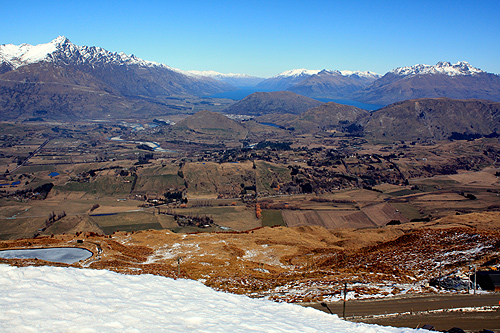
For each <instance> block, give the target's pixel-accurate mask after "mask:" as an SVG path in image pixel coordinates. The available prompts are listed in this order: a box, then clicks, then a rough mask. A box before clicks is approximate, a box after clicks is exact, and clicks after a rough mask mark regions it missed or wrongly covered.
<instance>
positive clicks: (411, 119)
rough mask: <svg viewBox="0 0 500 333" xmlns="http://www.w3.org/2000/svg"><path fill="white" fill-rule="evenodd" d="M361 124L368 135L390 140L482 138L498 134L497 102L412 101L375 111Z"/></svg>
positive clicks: (499, 114)
mask: <svg viewBox="0 0 500 333" xmlns="http://www.w3.org/2000/svg"><path fill="white" fill-rule="evenodd" d="M360 124H361V125H362V126H364V129H365V131H366V132H368V133H370V134H371V135H374V136H376V137H384V138H390V139H392V140H418V139H434V140H442V139H448V138H450V137H451V136H452V135H453V133H456V134H461V135H462V136H464V137H471V138H474V137H481V136H487V135H490V134H492V133H500V103H496V102H491V101H485V100H475V99H472V100H454V99H450V98H428V99H414V100H409V101H404V102H398V103H394V104H391V105H388V106H386V107H384V108H382V109H379V110H377V111H374V112H372V113H370V114H369V115H368V116H367V117H365V118H363V119H362V120H360ZM456 134H455V135H456Z"/></svg>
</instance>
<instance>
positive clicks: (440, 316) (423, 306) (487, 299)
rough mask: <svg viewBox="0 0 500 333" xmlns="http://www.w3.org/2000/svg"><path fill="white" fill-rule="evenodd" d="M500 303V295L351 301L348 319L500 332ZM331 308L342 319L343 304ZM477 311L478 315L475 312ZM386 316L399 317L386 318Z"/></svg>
mask: <svg viewBox="0 0 500 333" xmlns="http://www.w3.org/2000/svg"><path fill="white" fill-rule="evenodd" d="M499 302H500V293H487V294H479V295H467V294H454V295H436V294H431V295H421V296H413V297H403V298H396V297H394V298H384V299H376V300H350V301H347V302H346V319H347V320H351V321H357V322H365V323H371V324H380V325H391V326H399V327H413V328H415V327H417V326H418V327H422V326H423V325H424V324H430V325H432V326H434V327H435V328H436V329H437V330H448V329H450V328H452V327H460V328H462V329H464V330H466V331H472V332H479V331H481V330H482V329H489V330H492V331H494V332H500V306H499V304H500V303H499ZM327 305H328V307H329V308H330V310H331V311H332V312H333V313H334V314H337V315H338V316H339V317H342V302H335V303H327ZM306 306H311V307H313V308H316V309H318V310H322V311H325V312H328V310H327V309H326V308H325V307H323V306H321V304H318V303H313V304H307V305H306ZM482 307H487V308H488V309H489V311H479V309H480V308H482ZM461 308H462V309H464V308H465V309H464V311H459V310H458V309H461ZM450 309H451V310H452V309H455V311H450ZM474 309H475V310H476V311H472V310H474ZM440 310H448V311H440ZM465 310H467V311H465ZM403 313H406V314H403ZM386 314H395V315H388V316H386ZM398 314H401V315H398Z"/></svg>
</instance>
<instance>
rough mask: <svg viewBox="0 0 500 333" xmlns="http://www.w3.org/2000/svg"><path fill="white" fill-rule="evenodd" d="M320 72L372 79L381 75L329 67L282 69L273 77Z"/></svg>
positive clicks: (308, 74) (310, 74) (309, 74)
mask: <svg viewBox="0 0 500 333" xmlns="http://www.w3.org/2000/svg"><path fill="white" fill-rule="evenodd" d="M321 73H327V74H337V75H342V76H353V75H357V76H360V77H366V78H373V79H378V78H380V77H381V75H380V74H377V73H374V72H370V71H346V70H343V71H339V70H329V69H322V70H318V69H305V68H300V69H291V70H288V71H284V72H282V73H280V74H278V75H276V76H274V78H283V77H299V76H312V75H317V74H321Z"/></svg>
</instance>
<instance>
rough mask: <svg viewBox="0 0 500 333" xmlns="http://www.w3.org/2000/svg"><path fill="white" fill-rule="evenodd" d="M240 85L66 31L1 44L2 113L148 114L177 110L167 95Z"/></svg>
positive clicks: (4, 115)
mask: <svg viewBox="0 0 500 333" xmlns="http://www.w3.org/2000/svg"><path fill="white" fill-rule="evenodd" d="M33 84H36V87H37V89H33ZM235 89H236V88H235V87H234V86H232V85H229V84H227V83H225V82H221V81H219V80H215V79H213V78H210V77H201V76H196V77H195V76H191V75H186V74H185V73H184V72H183V71H181V70H178V69H175V68H172V67H169V66H167V65H164V64H160V63H156V62H152V61H146V60H143V59H140V58H138V57H136V56H134V55H126V54H125V53H117V52H110V51H107V50H105V49H103V48H100V47H95V46H78V45H75V44H73V43H71V42H70V41H69V40H68V39H67V38H66V37H63V36H60V37H58V38H56V39H54V40H53V41H51V42H49V43H46V44H39V45H28V44H22V45H12V44H5V45H0V100H2V103H0V104H1V105H0V118H2V119H17V118H20V119H21V120H23V119H28V118H39V117H40V114H39V111H42V115H43V116H44V119H49V118H50V119H55V120H61V119H65V120H67V119H68V118H71V119H88V118H89V117H90V118H96V117H97V119H105V118H107V117H109V116H108V115H112V114H114V115H115V116H116V115H118V114H119V115H120V117H143V116H144V115H145V114H146V113H148V114H150V113H151V112H152V113H155V114H165V113H170V112H172V111H174V112H175V110H177V109H176V108H173V109H171V108H170V107H168V106H167V105H165V100H164V97H166V96H190V97H192V96H207V95H213V94H217V93H222V92H227V91H231V90H235ZM152 100H154V102H152ZM156 101H159V102H160V103H157V102H156ZM41 105H43V107H41Z"/></svg>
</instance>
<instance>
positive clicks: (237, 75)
mask: <svg viewBox="0 0 500 333" xmlns="http://www.w3.org/2000/svg"><path fill="white" fill-rule="evenodd" d="M185 74H186V75H193V76H207V77H211V78H215V79H222V78H254V76H250V75H248V74H240V73H227V74H225V73H219V72H216V71H196V70H191V71H186V72H185Z"/></svg>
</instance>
